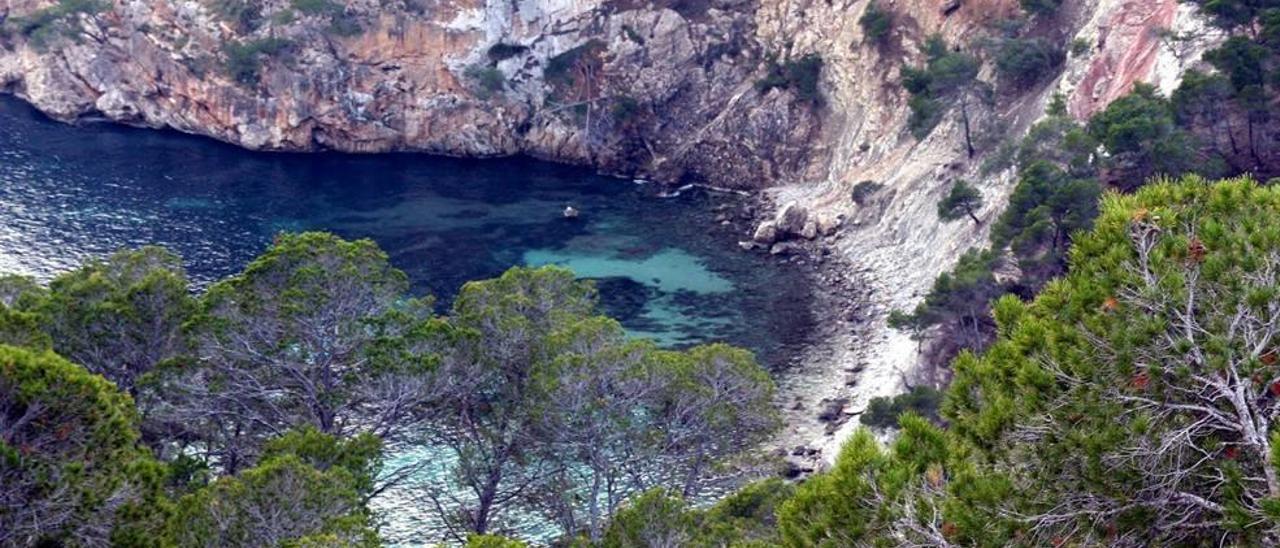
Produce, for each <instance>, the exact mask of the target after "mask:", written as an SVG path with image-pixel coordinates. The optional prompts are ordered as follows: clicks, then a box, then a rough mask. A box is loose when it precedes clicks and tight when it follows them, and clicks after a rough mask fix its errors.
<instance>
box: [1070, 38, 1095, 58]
mask: <svg viewBox="0 0 1280 548" xmlns="http://www.w3.org/2000/svg"><path fill="white" fill-rule="evenodd" d="M1091 49H1093V46H1092V45H1090V44H1089V41H1088V40H1085V39H1084V38H1076V39H1075V40H1072V41H1071V55H1072V56H1074V57H1080V56H1081V55H1084V54H1086V53H1089V50H1091Z"/></svg>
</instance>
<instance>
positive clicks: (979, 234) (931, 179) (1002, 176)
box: [767, 0, 1221, 461]
mask: <svg viewBox="0 0 1280 548" xmlns="http://www.w3.org/2000/svg"><path fill="white" fill-rule="evenodd" d="M865 4H866V3H865V2H861V3H855V4H854V5H853V6H852V7H849V8H847V9H848V10H849V11H847V12H845V14H844V15H840V16H837V15H836V13H838V12H841V10H842V9H845V8H841V7H839V6H830V7H826V6H825V3H823V2H814V3H812V4H811V5H809V6H808V7H807V9H804V10H802V11H804V12H805V13H806V19H805V20H806V21H808V24H804V23H801V24H799V25H798V26H799V27H803V28H806V29H808V30H807V32H805V33H801V36H805V37H807V38H808V40H810V41H811V43H813V44H814V45H815V46H819V45H824V44H825V45H828V46H830V45H832V44H837V45H845V44H849V43H853V44H858V43H859V42H860V41H862V40H863V39H862V36H861V29H860V27H859V26H858V25H857V24H856V22H857V19H858V17H860V15H859V12H860V10H861V9H862V8H864V7H865ZM951 5H953V3H951V2H899V3H897V4H896V5H895V8H894V9H896V10H899V11H900V12H904V13H910V14H915V16H914V17H913V18H911V19H909V20H908V21H906V22H905V24H904V27H905V29H906V34H907V36H906V39H905V40H903V41H902V42H903V43H902V47H903V49H904V50H911V49H915V48H918V47H919V46H918V44H919V42H920V41H921V39H922V34H927V33H928V32H930V31H938V32H941V33H942V34H943V35H944V36H945V37H946V38H948V41H950V42H952V43H966V42H968V41H971V40H974V39H975V38H976V37H977V36H978V35H980V33H982V32H984V30H983V27H984V26H986V25H987V24H989V23H991V22H993V21H996V20H998V19H1000V18H1002V17H1007V16H1009V15H1011V14H1013V13H1016V10H1017V8H1018V2H1017V1H1016V0H1006V1H968V2H963V3H960V4H959V7H958V8H956V9H955V10H954V11H953V12H951V14H950V15H949V16H946V15H943V13H944V11H943V10H944V8H945V7H947V6H951ZM1062 9H1063V10H1064V11H1063V12H1062V13H1061V14H1060V15H1059V17H1060V18H1061V19H1060V21H1059V22H1058V23H1057V24H1058V25H1059V26H1060V27H1061V28H1062V29H1064V32H1066V33H1067V36H1069V37H1070V38H1071V39H1072V40H1073V41H1074V40H1078V41H1080V42H1082V43H1084V44H1087V45H1088V51H1087V52H1083V53H1081V54H1074V55H1072V56H1071V57H1070V58H1069V59H1068V60H1067V62H1066V63H1065V65H1064V66H1063V67H1062V69H1061V73H1060V74H1054V75H1049V76H1048V77H1047V78H1045V79H1044V82H1043V83H1042V84H1041V85H1039V86H1038V87H1036V88H1034V89H1032V90H1030V91H1028V92H1026V93H1022V94H1018V95H1014V96H1006V97H1004V98H1002V99H1001V100H1000V101H998V102H997V104H996V106H995V108H993V109H992V110H991V111H989V112H987V113H986V118H987V121H988V122H991V121H998V123H992V124H990V125H989V126H988V127H987V129H986V130H985V131H986V132H988V135H987V140H988V142H989V144H988V145H987V146H986V149H985V151H980V153H979V154H978V156H976V157H974V158H969V157H968V155H967V151H966V149H965V146H964V141H963V137H962V128H961V126H960V123H959V117H958V116H949V117H947V118H946V119H945V120H944V121H943V122H942V123H941V124H940V125H939V126H938V127H937V128H936V129H935V130H934V131H933V132H932V133H931V134H930V135H929V136H928V137H926V138H925V139H923V140H920V141H916V140H915V139H913V138H911V136H910V135H908V134H907V132H906V131H904V127H905V126H906V124H907V119H908V117H909V109H908V108H907V105H906V98H905V96H904V95H905V94H904V93H902V92H901V91H900V89H899V86H898V85H897V84H896V82H898V81H899V80H900V76H899V74H898V72H899V67H900V66H901V64H902V63H904V62H912V60H913V59H916V58H918V55H913V54H912V53H906V52H898V53H899V55H900V56H899V57H897V58H892V59H884V58H882V57H880V56H878V55H876V54H875V53H872V52H870V51H868V49H869V48H866V47H857V46H855V47H854V48H852V49H845V48H841V47H835V48H831V49H830V50H828V51H829V55H830V59H831V63H830V66H831V67H832V69H831V71H830V73H829V74H828V77H829V79H828V81H829V83H830V88H829V97H830V98H831V99H830V101H831V105H832V111H833V114H832V116H831V117H830V118H829V119H827V120H826V121H825V124H826V125H825V127H824V130H825V133H824V138H825V140H826V141H825V144H826V146H828V147H830V148H831V150H832V154H831V160H830V162H829V163H828V164H827V166H826V168H827V169H826V172H825V174H824V177H822V178H818V179H815V180H809V181H804V182H802V183H800V184H788V185H783V186H780V187H776V188H772V189H769V190H768V191H767V194H768V195H769V196H771V197H772V199H773V200H774V201H775V202H776V203H788V202H792V201H794V202H797V203H801V204H807V205H809V206H810V209H811V211H812V212H814V213H816V214H819V215H825V216H831V217H841V218H844V219H846V222H845V229H844V230H843V231H842V232H841V233H840V234H839V235H838V236H837V238H834V239H833V241H832V242H831V245H832V247H833V248H834V249H835V250H836V251H837V253H836V254H837V256H841V257H844V258H846V260H847V261H848V263H849V265H850V266H851V268H853V269H855V270H857V271H858V272H859V273H860V278H861V280H862V281H863V282H864V283H866V284H868V285H869V286H870V287H871V291H870V293H871V295H873V297H872V302H871V303H869V304H868V305H867V308H868V309H869V312H868V313H867V316H868V318H869V324H870V325H864V326H860V327H859V329H856V330H850V329H843V330H835V331H833V334H834V335H835V337H834V338H833V339H832V344H833V345H834V346H833V347H831V348H826V349H819V350H818V352H819V354H818V355H819V356H821V358H820V359H812V360H809V361H808V367H809V368H811V371H810V373H808V374H806V375H801V376H798V380H797V381H796V384H798V385H799V386H796V387H793V388H792V390H793V391H794V392H797V393H802V394H805V398H806V401H807V402H808V408H809V409H814V408H822V405H823V404H822V402H831V401H838V402H841V403H843V404H844V411H845V415H846V416H849V417H852V416H855V415H856V414H858V413H860V412H861V410H862V409H864V408H865V407H866V404H867V402H868V401H869V400H870V399H871V398H872V397H875V396H880V395H892V394H895V393H897V392H900V391H901V390H903V389H904V387H905V383H906V382H908V381H909V380H910V379H911V378H912V377H913V375H914V374H915V373H916V372H915V368H916V366H917V362H918V356H917V351H918V348H917V343H916V342H915V341H913V340H911V339H910V338H909V337H908V335H907V334H905V333H903V332H899V331H896V330H893V329H891V328H889V327H888V325H887V323H886V320H887V316H888V313H889V311H891V310H893V309H901V310H910V309H911V308H913V307H914V306H915V305H916V303H917V302H919V301H920V299H921V298H922V297H923V296H924V294H925V293H926V292H927V291H928V289H929V287H930V285H931V284H932V283H933V280H934V279H935V278H937V276H938V275H939V274H941V273H942V272H944V271H946V270H947V269H949V268H950V267H951V266H952V265H953V264H955V262H956V261H957V260H958V259H959V257H960V255H961V254H963V253H964V251H965V250H967V249H969V248H970V247H974V246H978V245H981V244H983V243H985V241H986V237H987V231H988V229H989V227H990V226H991V224H992V222H993V221H994V220H995V218H996V217H997V216H998V215H999V214H1000V212H1001V210H1002V209H1003V207H1004V205H1005V204H1006V203H1007V202H1008V197H1009V194H1010V192H1011V191H1012V190H1013V187H1014V183H1015V181H1014V173H1013V172H1012V170H1011V169H1005V170H1003V171H1001V172H998V173H994V174H991V175H983V173H982V169H981V167H982V163H983V161H984V160H985V159H986V158H987V157H988V156H990V155H991V154H993V153H994V152H995V150H996V149H997V148H998V144H999V143H1001V142H1004V141H1013V140H1016V139H1017V138H1019V137H1020V136H1021V135H1023V134H1024V133H1025V132H1026V130H1027V128H1029V127H1030V126H1031V124H1033V123H1034V122H1035V121H1037V120H1038V119H1039V118H1040V117H1041V116H1042V115H1043V113H1044V110H1045V107H1046V105H1047V104H1048V102H1049V100H1050V98H1051V97H1052V96H1053V94H1054V93H1055V92H1062V93H1063V94H1065V96H1066V98H1067V103H1068V105H1069V108H1070V112H1071V113H1072V115H1074V116H1076V117H1078V118H1080V119H1082V120H1083V119H1086V118H1087V117H1088V116H1089V115H1090V114H1092V113H1093V112H1096V111H1097V110H1100V109H1101V108H1103V107H1105V106H1106V105H1107V104H1109V103H1110V102H1111V101H1112V100H1114V99H1116V98H1118V97H1120V96H1122V95H1124V94H1125V93H1127V92H1128V91H1129V90H1130V89H1131V88H1132V86H1133V83H1134V82H1152V83H1155V84H1157V85H1158V86H1159V87H1160V88H1161V90H1162V91H1163V92H1165V93H1168V92H1170V91H1172V89H1173V88H1174V87H1176V85H1177V84H1178V82H1179V81H1180V79H1181V75H1182V73H1183V72H1185V71H1186V70H1187V69H1189V68H1191V67H1192V66H1195V65H1196V64H1197V63H1198V62H1199V58H1200V55H1201V54H1202V53H1203V52H1204V51H1205V50H1207V49H1210V48H1211V47H1212V46H1213V45H1214V44H1216V43H1218V41H1219V40H1220V39H1221V37H1220V36H1218V35H1217V34H1216V33H1215V32H1212V31H1210V30H1209V28H1208V27H1207V25H1206V24H1205V23H1204V21H1203V20H1202V19H1201V18H1200V17H1199V16H1198V15H1197V14H1196V13H1195V11H1194V9H1193V8H1191V7H1188V6H1187V5H1184V4H1180V3H1179V2H1177V0H1157V1H1151V0H1094V1H1086V2H1082V3H1072V2H1068V3H1066V4H1065V5H1064V6H1063V8H1062ZM815 10H817V11H818V12H819V13H815ZM823 10H829V12H828V13H826V14H823V13H821V11H823ZM1164 31H1171V32H1164ZM1166 34H1178V35H1183V36H1188V37H1191V39H1190V40H1186V41H1181V42H1176V43H1175V42H1171V41H1167V40H1164V39H1162V38H1161V36H1162V35H1166ZM824 55H828V53H827V52H826V51H824ZM989 71H990V69H989V67H988V68H987V69H985V70H984V74H983V75H982V76H981V78H986V79H991V78H992V75H991V74H990V72H989ZM868 145H869V146H868ZM956 179H965V180H968V181H971V182H973V183H974V184H975V186H976V187H977V188H979V189H980V190H981V192H982V194H983V197H984V198H985V205H984V207H983V208H982V211H981V212H979V213H978V217H979V218H980V219H981V220H982V221H983V222H982V224H980V225H976V226H975V225H974V224H973V223H969V222H954V223H945V222H943V221H941V220H940V219H939V218H938V214H937V211H936V209H937V206H936V204H937V202H938V201H939V199H940V198H942V196H943V195H944V194H945V193H946V192H947V191H948V190H949V188H950V186H951V184H952V182H953V181H955V180H956ZM863 181H872V182H874V183H876V184H877V185H879V187H878V190H876V191H875V192H873V193H871V194H870V196H866V197H863V198H862V199H861V200H860V201H861V203H859V202H858V201H855V200H853V199H852V198H851V195H852V194H853V189H854V187H855V186H857V184H858V183H860V182H863ZM849 373H855V374H856V375H857V377H858V382H857V383H856V385H854V386H847V385H844V384H841V383H837V382H831V380H832V379H840V378H842V377H844V376H846V375H847V374H849ZM794 419H796V420H798V421H799V422H798V424H796V425H795V426H793V428H794V430H795V435H796V437H795V438H793V439H789V440H788V443H791V444H805V445H806V446H807V447H809V448H812V449H818V450H819V451H818V452H817V453H814V454H813V455H812V456H813V457H814V458H815V460H817V459H818V458H819V457H821V459H822V460H826V461H830V459H833V458H835V455H836V450H837V449H838V447H839V444H840V443H841V442H843V440H845V439H847V438H848V436H849V435H850V433H851V432H852V431H853V429H854V428H856V426H857V421H856V420H849V421H848V422H846V423H844V424H843V426H841V427H840V428H839V430H838V431H836V432H835V433H834V434H831V433H829V431H830V427H828V426H825V425H823V424H821V423H820V422H819V421H817V420H816V419H814V418H813V417H812V416H808V417H794ZM805 419H807V420H805Z"/></svg>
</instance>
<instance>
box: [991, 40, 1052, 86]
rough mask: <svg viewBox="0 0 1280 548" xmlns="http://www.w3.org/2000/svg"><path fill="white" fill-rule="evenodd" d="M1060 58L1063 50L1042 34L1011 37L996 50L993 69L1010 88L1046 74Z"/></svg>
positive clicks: (1034, 81)
mask: <svg viewBox="0 0 1280 548" xmlns="http://www.w3.org/2000/svg"><path fill="white" fill-rule="evenodd" d="M1062 61H1063V55H1062V51H1060V50H1059V49H1058V48H1056V47H1054V46H1053V45H1052V44H1050V43H1049V42H1047V41H1045V40H1044V39H1041V38H1025V39H1024V38H1013V39H1010V40H1005V41H1004V42H1003V43H1001V44H1000V48H999V50H998V51H997V52H996V72H997V73H998V74H999V76H1000V79H1001V80H1002V81H1003V82H1005V83H1006V84H1007V85H1008V86H1009V87H1010V88H1012V89H1015V90H1016V89H1026V88H1027V87H1029V86H1032V85H1034V84H1035V83H1037V82H1039V81H1040V80H1042V79H1043V78H1044V77H1046V76H1049V75H1050V73H1051V72H1052V70H1053V68H1054V67H1057V66H1058V65H1059V64H1061V63H1062Z"/></svg>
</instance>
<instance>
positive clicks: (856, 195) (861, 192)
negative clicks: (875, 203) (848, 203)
mask: <svg viewBox="0 0 1280 548" xmlns="http://www.w3.org/2000/svg"><path fill="white" fill-rule="evenodd" d="M882 188H884V185H883V184H880V183H877V182H875V181H859V182H858V184H856V185H853V191H852V192H851V193H850V197H851V198H853V201H854V203H856V204H858V205H866V203H867V200H869V199H870V198H871V196H872V195H873V194H875V193H876V192H878V191H879V190H880V189H882Z"/></svg>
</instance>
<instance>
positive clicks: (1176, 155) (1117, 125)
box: [1088, 84, 1195, 184]
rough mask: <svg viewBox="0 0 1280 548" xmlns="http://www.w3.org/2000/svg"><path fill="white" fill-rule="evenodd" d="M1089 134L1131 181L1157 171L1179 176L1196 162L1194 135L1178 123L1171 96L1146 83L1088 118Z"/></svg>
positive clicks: (1111, 162) (1112, 164)
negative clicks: (1168, 96)
mask: <svg viewBox="0 0 1280 548" xmlns="http://www.w3.org/2000/svg"><path fill="white" fill-rule="evenodd" d="M1088 130H1089V134H1090V135H1091V136H1093V138H1094V139H1097V140H1098V142H1099V143H1101V144H1102V146H1103V147H1104V148H1105V149H1106V150H1107V152H1108V153H1109V154H1110V155H1111V158H1110V165H1111V166H1113V167H1117V168H1120V169H1122V170H1124V171H1126V178H1128V179H1129V180H1130V181H1132V182H1131V184H1134V183H1141V182H1142V181H1143V180H1145V179H1146V178H1147V177H1150V176H1151V175H1155V174H1166V175H1176V174H1179V173H1183V172H1185V171H1187V170H1188V169H1189V167H1190V166H1191V164H1192V162H1193V161H1194V155H1195V154H1194V149H1193V146H1192V145H1193V143H1192V139H1191V136H1190V135H1188V134H1187V132H1186V131H1184V130H1182V129H1181V128H1179V127H1178V126H1177V124H1176V123H1175V120H1174V115H1173V108H1172V106H1171V105H1170V103H1169V100H1168V99H1165V98H1164V97H1161V96H1160V95H1159V93H1158V92H1156V89H1155V88H1154V87H1152V86H1150V85H1147V84H1137V85H1135V86H1134V89H1133V92H1132V93H1130V94H1128V95H1125V96H1124V97H1121V98H1120V99H1117V100H1116V101H1115V102H1113V103H1111V105H1109V106H1108V107H1107V108H1106V110H1103V111H1102V112H1099V113H1097V114H1096V115H1094V116H1093V118H1091V119H1090V120H1089V125H1088Z"/></svg>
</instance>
